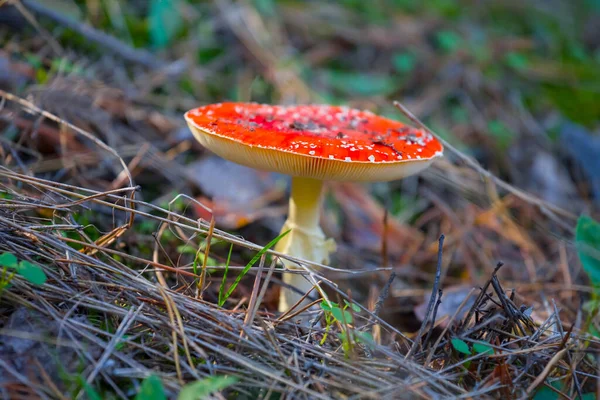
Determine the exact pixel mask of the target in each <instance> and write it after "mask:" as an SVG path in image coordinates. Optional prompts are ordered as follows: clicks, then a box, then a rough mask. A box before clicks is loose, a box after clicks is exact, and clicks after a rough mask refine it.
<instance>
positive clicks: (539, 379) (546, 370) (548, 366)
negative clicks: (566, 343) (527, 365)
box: [525, 349, 567, 398]
mask: <svg viewBox="0 0 600 400" xmlns="http://www.w3.org/2000/svg"><path fill="white" fill-rule="evenodd" d="M566 352H567V349H562V350H561V351H559V352H558V353H556V354H555V355H554V357H552V358H551V359H550V361H548V364H546V367H544V370H543V371H542V373H541V374H539V375H538V377H537V378H535V380H534V381H533V382H532V383H531V385H529V387H528V388H527V390H525V394H526V398H530V396H531V393H532V392H533V391H534V390H535V389H536V388H537V387H538V386H539V385H540V384H541V383H542V382H543V381H544V379H546V377H547V376H548V374H549V373H550V371H552V368H554V365H556V363H558V362H559V361H560V359H561V358H562V357H563V356H564V355H565V353H566Z"/></svg>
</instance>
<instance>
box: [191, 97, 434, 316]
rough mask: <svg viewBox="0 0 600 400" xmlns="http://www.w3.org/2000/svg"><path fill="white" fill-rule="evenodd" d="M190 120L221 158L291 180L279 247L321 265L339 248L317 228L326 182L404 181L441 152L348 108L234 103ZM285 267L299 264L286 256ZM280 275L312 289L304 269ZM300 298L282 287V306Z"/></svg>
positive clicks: (424, 139) (419, 135) (424, 136)
mask: <svg viewBox="0 0 600 400" xmlns="http://www.w3.org/2000/svg"><path fill="white" fill-rule="evenodd" d="M185 119H186V121H187V123H188V125H189V127H190V129H191V131H192V132H193V134H194V136H195V137H196V139H197V140H198V141H199V142H200V143H201V144H202V145H203V146H204V147H206V148H207V149H209V150H211V151H212V152H213V153H215V154H217V155H218V156H220V157H222V158H224V159H227V160H229V161H233V162H235V163H238V164H242V165H245V166H248V167H252V168H255V169H259V170H266V171H273V172H279V173H283V174H287V175H290V176H291V177H292V188H291V196H290V202H289V213H288V217H287V220H286V222H285V224H284V226H283V228H282V232H285V231H288V230H289V231H290V232H289V233H288V234H287V235H286V236H284V237H283V238H282V239H281V240H280V241H279V242H278V243H277V245H276V247H275V250H276V251H278V252H281V253H283V254H287V255H290V256H293V257H296V258H299V259H305V260H308V261H313V262H316V263H321V264H327V263H328V262H329V255H330V253H332V252H333V251H335V242H334V241H333V239H327V238H326V237H325V234H324V233H323V231H322V230H321V228H320V226H319V214H320V208H321V200H322V191H323V190H322V189H323V182H324V181H352V182H374V181H390V180H395V179H400V178H403V177H405V176H408V175H412V174H415V173H417V172H419V171H421V170H423V169H424V168H426V167H428V166H429V165H430V164H431V163H432V161H433V159H434V158H436V157H438V156H441V155H442V152H443V147H442V144H441V143H440V142H439V141H438V140H436V139H435V137H433V135H431V134H430V133H429V132H425V131H423V130H417V129H415V128H412V127H410V126H407V125H405V124H403V123H401V122H398V121H394V120H390V119H387V118H384V117H380V116H377V115H375V114H373V113H371V112H369V111H361V110H356V109H352V108H348V107H340V106H328V105H295V106H272V105H264V104H257V103H231V102H230V103H219V104H211V105H207V106H203V107H199V108H195V109H193V110H190V111H188V112H187V113H186V114H185ZM284 264H285V266H286V267H287V268H288V269H292V270H293V269H298V266H297V265H296V264H294V263H292V262H289V261H287V260H286V261H285V262H284ZM283 280H284V282H285V283H287V284H289V285H291V286H293V287H296V288H297V289H299V290H300V291H301V292H304V293H306V292H308V291H310V290H311V289H312V288H313V284H312V283H311V282H310V281H309V280H307V279H306V278H305V277H303V276H302V275H301V274H296V273H293V274H284V278H283ZM301 297H302V296H301V295H299V294H297V293H296V292H295V291H293V290H290V289H287V288H282V291H281V295H280V300H279V311H281V312H285V311H287V310H289V308H290V307H292V306H293V305H294V304H296V303H297V302H298V301H299V300H300V299H301ZM305 302H306V300H305Z"/></svg>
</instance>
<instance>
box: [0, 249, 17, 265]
mask: <svg viewBox="0 0 600 400" xmlns="http://www.w3.org/2000/svg"><path fill="white" fill-rule="evenodd" d="M18 264H19V261H18V260H17V257H15V255H14V254H12V253H2V254H0V265H2V266H3V267H6V268H16V267H17V266H18Z"/></svg>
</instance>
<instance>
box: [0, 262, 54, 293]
mask: <svg viewBox="0 0 600 400" xmlns="http://www.w3.org/2000/svg"><path fill="white" fill-rule="evenodd" d="M0 267H1V268H2V275H1V276H0V294H2V291H3V290H4V289H6V288H8V287H10V282H11V280H12V279H13V277H14V276H15V275H19V276H20V277H22V278H23V279H25V280H26V281H27V282H29V283H32V284H34V285H43V284H44V283H46V279H47V278H46V274H45V273H44V270H43V269H42V268H40V267H39V266H37V265H35V264H32V263H30V262H29V261H20V262H19V260H17V257H16V256H15V255H14V254H12V253H2V254H0Z"/></svg>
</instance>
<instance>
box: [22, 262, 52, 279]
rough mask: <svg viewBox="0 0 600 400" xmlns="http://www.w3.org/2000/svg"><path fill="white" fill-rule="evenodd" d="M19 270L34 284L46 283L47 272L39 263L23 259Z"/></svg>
mask: <svg viewBox="0 0 600 400" xmlns="http://www.w3.org/2000/svg"><path fill="white" fill-rule="evenodd" d="M17 272H18V273H19V275H21V276H22V277H23V278H24V279H26V280H27V281H28V282H30V283H33V284H34V285H43V284H44V283H46V279H48V278H47V277H46V273H45V272H44V270H43V269H42V268H40V267H38V266H37V265H34V264H32V263H30V262H29V261H21V262H20V263H19V266H18V267H17Z"/></svg>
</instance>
